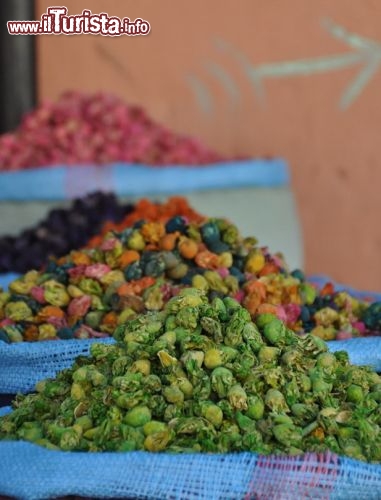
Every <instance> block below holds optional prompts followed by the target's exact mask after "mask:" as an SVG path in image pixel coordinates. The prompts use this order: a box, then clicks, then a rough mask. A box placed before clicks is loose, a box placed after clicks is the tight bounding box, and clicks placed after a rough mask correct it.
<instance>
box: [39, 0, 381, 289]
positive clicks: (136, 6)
mask: <svg viewBox="0 0 381 500" xmlns="http://www.w3.org/2000/svg"><path fill="white" fill-rule="evenodd" d="M37 3H38V4H39V5H38V12H37V14H38V17H39V15H40V14H41V13H42V12H45V10H46V8H47V7H48V6H50V5H52V3H51V2H48V1H45V0H39V1H38V2H37ZM65 5H66V6H67V7H68V9H69V14H70V13H71V14H78V13H80V12H81V11H82V9H84V8H87V9H91V10H92V12H93V13H99V12H102V11H103V12H107V13H108V14H110V15H118V16H121V17H130V18H131V19H135V18H136V17H142V18H144V19H146V20H148V21H149V22H150V23H151V27H152V30H151V33H150V34H149V35H148V36H147V37H119V38H108V37H101V36H92V35H81V36H71V37H68V36H42V37H38V75H39V96H40V98H41V99H42V98H56V97H57V96H58V95H59V94H60V93H61V92H62V91H64V90H65V89H68V88H80V89H83V90H86V91H94V90H99V89H105V90H109V91H112V92H114V93H116V94H118V95H120V96H122V97H124V98H125V99H126V100H128V101H129V102H134V103H139V104H142V105H144V106H145V107H146V108H147V110H148V111H149V113H150V114H151V115H152V116H153V117H154V118H156V119H157V120H160V121H161V122H163V123H165V124H167V125H169V126H170V127H172V128H174V129H175V130H178V131H181V132H186V133H190V134H194V135H197V136H199V137H200V138H202V139H203V140H204V141H205V142H206V143H207V144H209V145H210V146H212V147H214V148H215V149H217V150H219V151H221V152H223V153H227V154H237V153H240V154H247V155H249V154H250V155H254V156H257V155H259V156H261V155H276V156H283V157H285V158H287V159H288V161H289V163H290V166H291V171H292V177H293V189H294V192H295V195H296V200H297V204H298V208H299V211H300V214H301V220H302V225H303V233H304V238H305V255H306V268H307V271H308V272H310V273H326V274H329V275H331V276H332V277H333V278H335V279H336V280H339V281H341V282H346V283H350V284H351V285H353V286H357V287H362V288H368V289H373V290H381V259H380V255H381V224H380V214H381V195H380V192H381V140H380V124H381V91H380V88H381V65H380V71H379V70H378V69H379V68H378V65H377V63H375V66H374V68H373V72H374V74H369V75H367V73H366V71H367V70H366V71H365V72H363V73H362V78H364V80H365V77H368V80H369V81H368V82H365V81H364V82H363V83H364V87H363V89H362V91H361V93H359V95H358V96H357V97H356V98H355V99H354V100H353V101H352V103H351V104H350V106H348V107H347V108H346V109H341V108H340V99H341V97H342V96H343V94H344V92H345V89H347V88H348V87H349V86H350V85H351V83H352V82H353V81H354V80H355V79H356V77H358V75H359V74H360V73H361V72H362V71H363V70H364V67H365V65H366V62H365V61H366V57H364V58H362V59H361V57H360V59H359V60H358V61H357V62H356V61H355V62H353V64H352V63H351V64H348V65H347V66H345V67H344V66H343V67H341V68H338V67H337V64H339V63H337V59H336V58H335V59H334V60H332V59H330V57H331V56H336V55H337V56H339V57H338V61H340V60H342V56H343V55H345V54H351V53H353V52H356V51H359V50H362V49H363V45H362V43H363V41H361V40H362V39H361V40H360V41H359V40H357V41H356V39H355V38H351V44H352V45H351V44H349V45H348V43H347V42H346V41H343V40H340V39H339V38H336V37H335V36H334V35H333V33H332V32H329V31H328V30H327V29H326V28H325V27H324V26H323V25H322V21H323V20H324V19H330V20H331V21H333V22H334V23H336V24H337V25H340V26H343V27H345V28H346V29H347V30H348V31H349V32H351V33H357V34H358V35H360V36H361V37H364V38H365V39H371V40H374V41H375V42H377V43H378V44H379V45H375V46H374V51H373V52H372V54H375V53H376V52H377V51H378V50H380V51H381V3H380V2H379V1H378V0H363V1H362V2H349V1H348V0H336V1H335V2H332V1H331V0H315V1H314V2H311V1H307V0H290V1H288V2H284V1H283V0H267V1H266V2H263V1H260V0H225V1H221V0H207V1H206V0H192V1H186V0H177V1H171V0H160V1H159V0H143V1H139V2H137V1H136V0H135V1H133V0H108V1H106V0H92V1H91V2H90V1H82V0H76V1H73V0H70V1H66V2H65ZM336 34H337V33H336ZM216 39H222V40H223V41H225V42H228V43H229V44H232V46H234V47H235V48H236V49H238V50H240V51H241V52H242V53H243V54H245V56H246V57H247V59H248V61H249V63H250V64H251V65H252V66H253V67H257V68H258V66H261V65H262V70H263V65H264V64H265V65H268V64H270V63H278V62H282V61H297V60H300V59H306V60H308V61H310V60H313V61H314V62H313V64H312V66H310V68H309V69H308V70H307V74H305V75H303V74H292V72H291V74H288V75H287V76H284V77H279V76H278V77H274V78H271V77H266V76H264V78H263V80H262V83H263V88H264V91H265V98H264V99H262V98H260V97H258V95H257V93H256V91H255V89H254V87H253V84H252V83H251V82H250V80H249V78H248V77H247V75H246V74H245V72H244V70H243V69H242V67H241V66H240V64H239V62H238V61H237V60H236V59H235V58H234V57H233V56H232V55H231V54H230V53H229V52H228V51H226V50H221V49H220V48H219V47H218V46H217V44H216V42H215V40H216ZM377 53H381V52H377ZM364 54H365V52H364ZM345 57H346V56H345ZM351 57H352V56H350V57H349V59H350V58H351ZM317 58H322V61H323V64H326V63H327V60H328V61H331V60H332V61H333V68H331V69H326V70H325V71H324V72H321V73H311V71H313V69H314V68H315V69H316V61H317ZM327 58H328V59H327ZM335 61H336V62H335ZM215 64H217V65H218V66H219V68H222V69H223V71H224V72H225V73H224V74H227V75H228V78H230V79H231V82H230V84H231V85H232V87H231V88H230V87H229V89H230V90H228V88H225V83H223V80H221V78H216V76H215V74H213V71H214V69H213V68H215V66H214V65H215ZM277 67H278V68H279V65H278V66H277ZM297 67H300V66H298V65H297ZM267 68H268V66H267ZM293 68H295V65H293ZM311 68H312V69H311ZM263 71H264V72H265V73H266V71H268V69H267V70H266V68H265V69H264V70H263ZM293 71H294V70H293ZM286 72H288V73H290V72H289V71H288V70H286ZM189 78H196V79H197V82H199V85H202V89H203V92H204V93H206V94H207V95H208V96H209V97H210V99H206V97H204V98H205V99H206V100H205V102H204V104H203V105H202V103H201V101H200V99H201V97H199V98H197V97H196V95H195V93H194V90H192V87H191V85H190V83H189V81H190V80H189ZM193 81H195V80H193ZM229 81H230V80H229ZM365 83H366V84H365ZM203 106H204V107H205V106H206V108H205V109H204V107H203ZM208 106H209V108H208ZM227 215H228V214H227Z"/></svg>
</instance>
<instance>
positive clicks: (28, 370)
mask: <svg viewBox="0 0 381 500" xmlns="http://www.w3.org/2000/svg"><path fill="white" fill-rule="evenodd" d="M319 280H320V281H319ZM327 281H329V279H328V278H324V277H323V278H317V277H314V278H313V282H315V283H317V284H319V283H320V284H323V283H326V282H327ZM337 286H338V288H340V289H344V290H350V292H351V293H352V294H353V295H354V296H359V295H361V296H364V294H366V296H367V297H369V295H371V297H370V298H372V299H373V300H381V295H380V294H374V293H373V294H370V293H368V292H358V291H356V290H353V289H348V288H347V287H344V286H341V285H337ZM94 342H108V343H112V342H114V340H113V339H112V338H107V339H92V340H76V339H74V340H65V341H45V342H32V343H29V342H25V343H24V342H21V343H15V344H5V343H3V342H0V394H15V393H17V392H21V393H27V392H30V391H33V390H34V386H35V384H36V382H38V381H39V380H42V379H44V378H49V377H54V376H55V375H56V373H57V372H59V371H60V370H63V369H65V368H69V367H70V366H71V365H72V363H73V361H74V360H75V358H76V357H77V356H80V355H87V354H88V353H89V349H90V345H91V344H92V343H94ZM327 344H328V347H329V349H330V350H331V351H332V352H334V351H338V350H345V351H347V352H348V354H349V359H350V361H351V363H353V364H356V365H369V366H371V367H372V368H373V369H374V370H376V371H378V372H381V337H366V338H357V339H350V340H339V341H332V342H327Z"/></svg>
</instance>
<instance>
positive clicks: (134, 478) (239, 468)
mask: <svg viewBox="0 0 381 500" xmlns="http://www.w3.org/2000/svg"><path fill="white" fill-rule="evenodd" d="M0 463H1V468H0V493H1V494H3V495H9V496H15V497H17V498H21V499H26V500H39V499H46V498H52V497H57V496H64V495H81V496H84V497H90V498H99V497H100V498H104V497H112V498H140V499H155V500H157V499H164V498H168V499H169V498H170V499H173V500H176V499H179V500H180V499H185V498H186V499H187V500H198V499H204V500H209V499H210V500H214V499H215V500H217V499H218V500H220V499H224V500H225V499H226V500H227V499H231V500H233V499H254V498H261V499H264V498H267V499H282V500H288V499H289V500H291V499H292V500H294V499H295V498H311V499H312V498H313V499H323V498H324V499H327V498H330V499H331V500H341V499H342V500H360V499H374V500H379V499H380V498H381V466H380V465H378V464H367V463H364V462H360V461H358V460H353V459H350V458H345V457H338V456H337V455H334V454H331V453H327V454H319V455H317V454H305V455H301V456H299V457H287V456H270V457H265V458H264V459H263V460H262V458H261V457H260V456H259V455H257V454H255V453H227V454H207V453H194V454H169V453H148V452H124V453H121V452H120V453H117V452H114V453H111V452H107V453H81V452H62V451H52V450H47V449H44V448H42V447H40V446H37V445H34V444H31V443H26V442H23V441H17V442H11V441H8V442H7V441H3V442H0Z"/></svg>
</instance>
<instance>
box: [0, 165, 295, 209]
mask: <svg viewBox="0 0 381 500" xmlns="http://www.w3.org/2000/svg"><path fill="white" fill-rule="evenodd" d="M288 184H289V171H288V166H287V163H286V162H285V161H284V160H283V159H280V158H273V159H250V160H239V161H230V162H221V163H216V164H211V165H205V166H192V167H190V166H182V165H176V166H172V165H168V166H164V167H151V166H146V165H135V164H127V163H113V164H110V165H78V166H77V165H75V166H69V167H68V166H64V165H62V166H56V167H51V168H46V167H43V168H33V169H28V170H22V171H17V172H1V173H0V186H1V187H0V201H1V200H19V201H21V200H24V201H25V200H65V199H69V198H73V197H75V196H83V195H84V194H86V193H90V192H92V191H95V190H98V189H99V190H104V191H113V192H115V194H116V195H118V196H146V195H149V194H151V195H161V194H163V195H164V194H165V195H170V194H179V193H187V192H191V191H195V190H206V189H227V188H239V187H248V186H253V187H255V186H257V187H278V186H285V185H288Z"/></svg>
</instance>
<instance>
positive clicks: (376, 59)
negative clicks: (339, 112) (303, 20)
mask: <svg viewBox="0 0 381 500" xmlns="http://www.w3.org/2000/svg"><path fill="white" fill-rule="evenodd" d="M323 26H324V27H325V28H326V29H327V30H328V31H329V33H330V34H331V35H332V36H334V37H335V38H337V39H339V40H341V41H343V42H345V43H346V44H347V45H348V46H349V47H351V48H353V49H355V50H354V51H352V52H347V53H345V54H334V55H329V56H322V57H316V58H313V59H300V60H296V61H284V62H275V63H269V64H261V65H258V66H254V65H253V64H252V63H251V62H250V61H249V60H248V59H247V57H246V56H245V55H244V54H242V52H240V51H239V50H237V49H235V48H234V47H233V46H232V45H230V44H228V43H227V42H225V41H223V40H217V41H216V44H217V46H218V48H219V49H221V50H224V51H227V52H229V53H230V54H231V55H232V56H233V57H234V58H235V59H236V60H237V61H238V62H239V63H240V64H241V66H242V68H243V70H244V71H245V73H246V75H247V76H248V78H250V80H251V81H252V83H253V85H254V88H255V89H256V92H257V94H258V96H259V97H260V98H263V97H264V89H263V80H265V79H266V78H287V77H289V76H297V75H311V74H314V73H327V72H329V71H337V70H340V69H342V68H347V67H351V66H356V65H362V69H361V71H360V72H359V73H358V74H357V76H356V78H355V79H354V80H353V81H352V82H351V84H350V85H349V86H348V87H347V88H346V90H345V91H344V94H343V95H342V97H341V100H340V107H341V108H342V109H346V108H348V107H349V106H350V105H351V104H352V102H353V101H354V100H355V99H356V98H357V97H358V96H359V95H360V93H361V92H362V90H363V89H364V88H365V86H366V85H367V83H368V82H369V81H370V80H371V78H372V77H373V75H374V74H375V73H376V71H377V70H378V69H379V67H380V64H381V43H379V42H375V41H373V40H368V39H366V38H363V37H360V36H359V35H356V34H352V33H349V32H347V31H346V30H345V29H344V28H342V27H341V26H338V25H335V24H334V23H332V22H331V21H329V20H326V21H324V22H323Z"/></svg>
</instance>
